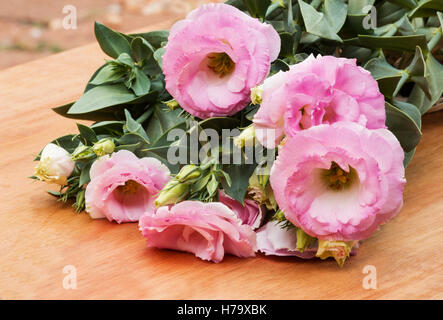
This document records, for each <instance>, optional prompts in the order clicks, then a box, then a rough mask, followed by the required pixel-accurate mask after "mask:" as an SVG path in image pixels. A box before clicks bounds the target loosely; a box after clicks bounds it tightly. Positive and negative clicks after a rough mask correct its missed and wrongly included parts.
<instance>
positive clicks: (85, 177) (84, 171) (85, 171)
mask: <svg viewBox="0 0 443 320" xmlns="http://www.w3.org/2000/svg"><path fill="white" fill-rule="evenodd" d="M93 162H94V161H89V162H87V163H86V164H85V165H84V166H83V167H82V168H81V173H80V178H79V181H78V185H79V186H80V187H81V186H83V185H85V184H86V183H88V182H89V181H91V177H90V176H89V171H90V170H91V166H92V163H93Z"/></svg>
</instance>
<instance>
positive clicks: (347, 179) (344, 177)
mask: <svg viewBox="0 0 443 320" xmlns="http://www.w3.org/2000/svg"><path fill="white" fill-rule="evenodd" d="M355 174H356V172H355V170H354V169H352V168H350V170H349V172H346V171H344V170H343V169H342V168H340V166H339V165H338V164H337V163H335V162H332V164H331V167H330V168H329V169H328V170H325V173H324V176H325V178H326V182H327V184H328V186H329V187H330V188H331V189H334V190H341V189H343V188H345V187H347V186H349V185H350V183H351V182H352V180H353V177H354V176H355Z"/></svg>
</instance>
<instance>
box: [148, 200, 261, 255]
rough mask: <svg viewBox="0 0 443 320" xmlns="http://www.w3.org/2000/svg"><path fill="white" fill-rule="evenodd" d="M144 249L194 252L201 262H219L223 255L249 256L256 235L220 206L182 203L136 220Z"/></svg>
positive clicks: (254, 243) (217, 203)
mask: <svg viewBox="0 0 443 320" xmlns="http://www.w3.org/2000/svg"><path fill="white" fill-rule="evenodd" d="M140 230H141V232H142V234H143V236H144V237H145V238H146V239H147V240H148V247H157V248H165V249H173V250H180V251H186V252H191V253H194V254H195V255H196V256H197V257H199V258H200V259H203V260H208V261H213V262H220V261H222V260H223V257H224V255H225V252H226V253H230V254H233V255H236V256H238V257H253V256H254V255H255V253H254V252H255V248H256V235H255V232H254V231H252V228H251V227H250V226H248V225H244V224H242V222H241V220H240V219H239V218H238V217H237V216H236V215H235V213H234V212H233V211H232V210H230V209H229V208H228V207H227V206H225V205H224V204H222V203H219V202H214V203H203V202H200V201H183V202H180V203H178V204H176V205H172V206H164V207H160V208H158V209H157V211H156V213H155V214H149V213H147V214H145V215H144V216H142V217H141V218H140Z"/></svg>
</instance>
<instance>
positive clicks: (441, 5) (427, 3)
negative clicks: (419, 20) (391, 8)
mask: <svg viewBox="0 0 443 320" xmlns="http://www.w3.org/2000/svg"><path fill="white" fill-rule="evenodd" d="M435 11H443V2H442V1H441V0H421V1H419V2H418V4H417V5H416V6H415V8H414V10H412V11H411V12H409V13H408V16H409V17H410V18H415V17H428V16H431V15H434V14H435Z"/></svg>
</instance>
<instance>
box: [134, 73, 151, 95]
mask: <svg viewBox="0 0 443 320" xmlns="http://www.w3.org/2000/svg"><path fill="white" fill-rule="evenodd" d="M134 71H135V79H134V82H133V84H132V86H131V89H132V90H133V91H134V93H135V94H136V95H137V96H143V95H145V94H147V93H148V92H149V89H150V88H151V80H149V78H148V76H147V75H146V74H145V73H144V72H143V71H142V70H140V69H139V68H138V67H135V68H134Z"/></svg>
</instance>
